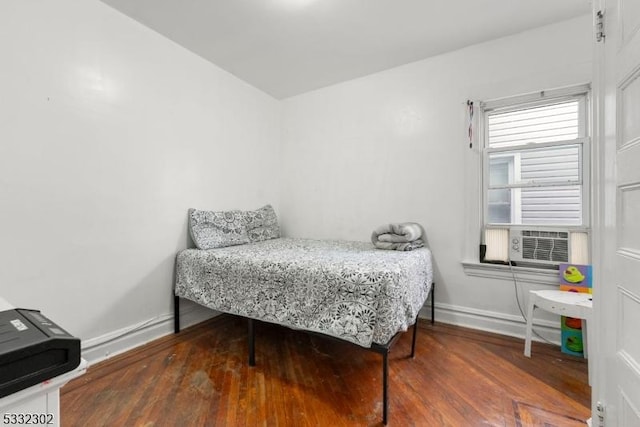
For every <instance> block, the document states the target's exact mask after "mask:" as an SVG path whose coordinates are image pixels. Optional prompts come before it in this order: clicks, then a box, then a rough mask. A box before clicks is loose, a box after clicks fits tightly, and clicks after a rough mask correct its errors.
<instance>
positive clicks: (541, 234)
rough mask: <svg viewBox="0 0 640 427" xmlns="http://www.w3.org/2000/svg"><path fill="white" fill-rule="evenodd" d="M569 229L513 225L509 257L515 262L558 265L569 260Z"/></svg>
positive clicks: (510, 233)
mask: <svg viewBox="0 0 640 427" xmlns="http://www.w3.org/2000/svg"><path fill="white" fill-rule="evenodd" d="M570 254H571V242H570V233H569V230H566V229H565V230H563V229H557V228H542V227H512V228H511V229H510V230H509V259H510V260H511V261H513V262H515V263H518V262H522V263H535V264H546V265H558V264H561V263H566V262H569V257H570Z"/></svg>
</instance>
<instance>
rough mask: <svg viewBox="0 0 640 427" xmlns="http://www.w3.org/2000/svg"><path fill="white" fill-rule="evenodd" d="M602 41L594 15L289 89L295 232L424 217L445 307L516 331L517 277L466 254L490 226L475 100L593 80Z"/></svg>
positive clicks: (365, 233) (354, 228)
mask: <svg viewBox="0 0 640 427" xmlns="http://www.w3.org/2000/svg"><path fill="white" fill-rule="evenodd" d="M591 49H592V47H591V18H590V16H584V17H581V18H578V19H573V20H570V21H566V22H563V23H559V24H555V25H551V26H547V27H544V28H539V29H536V30H533V31H528V32H524V33H521V34H518V35H515V36H512V37H507V38H503V39H499V40H495V41H492V42H488V43H483V44H479V45H475V46H472V47H469V48H466V49H462V50H459V51H455V52H452V53H448V54H445V55H441V56H438V57H434V58H431V59H427V60H423V61H419V62H416V63H412V64H408V65H405V66H401V67H398V68H394V69H391V70H388V71H384V72H381V73H377V74H374V75H370V76H367V77H364V78H360V79H356V80H353V81H349V82H346V83H343V84H339V85H335V86H331V87H328V88H325V89H321V90H317V91H314V92H310V93H307V94H303V95H300V96H296V97H292V98H289V99H287V100H285V101H284V102H283V103H284V110H283V114H284V119H283V122H284V127H283V146H282V150H283V155H282V158H281V161H282V167H283V170H284V175H283V180H282V187H281V188H282V195H283V198H282V203H281V210H280V214H281V217H282V219H283V223H284V230H285V232H286V233H287V234H290V235H297V236H308V237H314V238H343V239H355V240H368V239H369V236H370V233H371V231H372V230H373V229H374V228H375V227H376V226H378V225H380V224H383V223H386V222H396V221H418V222H420V223H422V224H423V225H424V226H425V228H426V231H427V235H428V242H429V245H430V247H431V248H432V250H433V253H434V256H435V265H436V282H437V285H438V288H437V301H438V304H437V306H439V308H440V311H441V314H444V315H445V317H446V318H447V320H449V321H453V322H456V323H460V324H467V325H469V326H474V327H482V325H483V322H485V324H484V327H485V328H486V329H495V330H500V331H501V332H506V333H509V332H513V329H512V328H511V326H509V324H510V323H514V322H516V323H517V322H518V321H519V316H520V314H519V311H518V308H517V305H516V303H515V297H514V287H513V284H512V283H511V282H510V281H506V280H488V279H483V278H477V277H471V276H467V275H466V274H465V273H464V271H463V268H462V265H461V261H462V260H463V259H465V258H470V257H472V256H473V254H474V253H476V252H477V251H475V247H476V245H477V239H478V237H479V231H477V227H476V226H474V221H475V222H476V223H477V220H475V215H477V211H478V200H479V199H478V191H477V189H478V184H477V182H478V178H479V170H478V168H477V165H478V159H479V157H478V156H479V154H478V152H477V148H476V149H474V150H469V143H468V139H467V110H466V100H467V99H471V100H489V99H494V98H500V97H507V96H512V95H519V94H523V93H528V92H532V91H538V90H543V89H551V88H556V87H562V86H568V85H573V84H578V83H586V82H590V81H591V70H592V66H591V63H592V51H591ZM469 224H471V225H469ZM476 225H477V224H476ZM469 230H475V231H474V233H475V232H476V231H477V234H474V235H471V236H469V235H468V234H469ZM469 242H472V244H470V243H469ZM446 312H448V313H446ZM502 323H506V324H507V325H506V326H505V325H502ZM510 328H511V329H510Z"/></svg>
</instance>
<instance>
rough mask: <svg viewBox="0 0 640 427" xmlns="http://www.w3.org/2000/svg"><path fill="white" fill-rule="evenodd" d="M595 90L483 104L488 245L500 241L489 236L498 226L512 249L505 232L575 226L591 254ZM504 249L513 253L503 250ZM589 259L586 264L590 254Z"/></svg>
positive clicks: (581, 247)
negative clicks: (590, 117)
mask: <svg viewBox="0 0 640 427" xmlns="http://www.w3.org/2000/svg"><path fill="white" fill-rule="evenodd" d="M588 89H589V88H588V87H586V86H581V87H577V88H572V89H565V90H558V91H552V92H541V93H538V94H535V95H530V96H524V97H518V98H513V99H506V100H499V101H493V102H487V103H484V104H483V105H482V119H481V120H482V126H483V130H484V132H483V135H484V144H483V163H482V169H483V194H482V199H483V218H484V219H483V224H484V228H485V240H486V239H489V240H495V235H494V236H491V237H486V232H487V230H492V229H495V230H502V231H501V232H500V233H499V236H501V237H500V238H499V239H500V241H504V245H506V246H507V247H508V245H509V241H508V233H507V234H505V232H504V230H509V229H512V228H514V227H520V228H522V227H525V228H527V227H530V228H531V229H536V228H544V229H549V228H551V229H553V228H557V229H563V230H567V229H568V230H569V231H572V236H571V239H572V241H573V240H576V241H579V242H582V243H580V244H576V248H575V250H579V251H580V252H581V253H582V254H584V253H585V252H586V247H587V239H585V238H584V236H586V230H587V227H588V225H589V209H588V207H589V157H588V155H589V132H588V129H589V128H588V111H589V108H588ZM583 235H584V236H583ZM505 239H506V240H505ZM495 249H496V248H495V246H494V248H492V250H495ZM572 250H573V249H572ZM498 252H499V253H501V254H504V253H508V252H509V251H508V250H507V249H506V248H498ZM501 260H502V261H506V259H504V258H503V259H501ZM581 261H583V262H585V258H584V256H583V257H582V258H581ZM587 261H588V260H587ZM572 262H576V261H572Z"/></svg>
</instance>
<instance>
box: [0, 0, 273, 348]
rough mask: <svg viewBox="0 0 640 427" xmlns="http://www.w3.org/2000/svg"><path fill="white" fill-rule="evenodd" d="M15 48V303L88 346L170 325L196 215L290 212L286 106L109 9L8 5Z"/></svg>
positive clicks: (7, 115) (2, 142) (8, 201)
mask: <svg viewBox="0 0 640 427" xmlns="http://www.w3.org/2000/svg"><path fill="white" fill-rule="evenodd" d="M0 52H2V53H1V56H0V295H1V296H2V297H4V298H5V299H6V300H8V301H9V302H11V303H12V304H13V305H15V306H20V307H27V308H37V309H40V310H42V312H43V313H44V314H45V315H47V316H49V317H50V318H52V319H53V320H54V321H56V322H58V323H59V324H60V325H62V326H63V327H64V328H66V329H68V330H69V331H70V332H71V333H73V334H76V335H77V336H79V337H81V338H82V339H84V340H91V339H95V338H96V337H102V336H104V335H105V334H110V333H112V332H113V331H118V330H120V329H122V328H128V327H130V326H132V325H137V324H139V323H141V322H144V321H147V320H151V321H152V322H153V321H154V319H155V320H157V319H159V318H161V319H166V318H167V316H166V315H168V314H169V313H170V312H171V302H172V299H171V289H172V283H173V266H174V257H175V254H176V252H177V251H178V250H179V249H181V248H184V247H185V246H186V244H187V231H186V230H187V229H186V219H187V209H188V208H189V207H198V208H202V209H230V208H239V209H253V208H258V207H260V206H262V205H263V204H265V203H267V202H271V203H273V204H274V205H275V207H276V209H278V200H279V190H278V188H279V183H278V179H277V176H276V175H275V174H274V169H275V167H276V166H277V162H278V158H277V156H278V146H279V144H280V139H281V135H280V129H281V122H280V118H281V110H280V103H279V101H277V100H275V99H273V98H271V97H270V96H268V95H265V94H264V93H262V92H260V91H258V90H256V89H255V88H253V87H251V86H249V85H248V84H246V83H244V82H242V81H240V80H238V79H237V78H235V77H233V76H231V75H230V74H228V73H226V72H224V71H222V70H221V69H219V68H218V67H216V66H214V65H212V64H210V63H208V62H206V61H204V60H202V59H201V58H199V57H197V56H196V55H194V54H192V53H190V52H188V51H186V50H184V49H183V48H181V47H178V46H177V45H176V44H174V43H172V42H170V41H169V40H167V39H165V38H163V37H161V36H160V35H158V34H156V33H154V32H153V31H151V30H149V29H147V28H145V27H143V26H141V25H140V24H138V23H137V22H135V21H133V20H131V19H129V18H127V17H125V16H124V15H122V14H120V13H119V12H116V11H115V10H113V9H111V8H109V7H108V6H106V5H104V4H103V3H100V2H98V1H97V0H83V1H73V0H57V1H44V0H30V1H22V0H6V1H2V2H0ZM169 320H170V319H169ZM167 330H168V326H167Z"/></svg>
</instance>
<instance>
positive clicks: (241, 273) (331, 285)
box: [175, 238, 433, 347]
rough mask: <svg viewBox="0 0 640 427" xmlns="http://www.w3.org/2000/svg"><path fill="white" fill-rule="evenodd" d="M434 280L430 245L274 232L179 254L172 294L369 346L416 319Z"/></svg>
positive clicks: (385, 339) (229, 310)
mask: <svg viewBox="0 0 640 427" xmlns="http://www.w3.org/2000/svg"><path fill="white" fill-rule="evenodd" d="M432 279H433V269H432V262H431V252H430V251H429V249H427V248H420V249H415V250H413V251H407V252H400V251H389V250H380V249H375V248H374V247H373V245H372V244H371V243H366V242H352V241H332V240H309V239H294V238H278V239H272V240H265V241H262V242H255V243H249V244H245V245H239V246H230V247H225V248H217V249H209V250H200V249H185V250H183V251H181V252H179V253H178V255H177V260H176V284H175V294H176V295H177V296H179V297H182V298H186V299H189V300H192V301H195V302H196V303H198V304H201V305H203V306H206V307H209V308H211V309H214V310H217V311H220V312H224V313H230V314H235V315H239V316H244V317H248V318H252V319H257V320H262V321H267V322H272V323H277V324H280V325H283V326H287V327H290V328H294V329H303V330H308V331H313V332H318V333H322V334H326V335H330V336H333V337H336V338H339V339H343V340H346V341H350V342H352V343H355V344H358V345H360V346H363V347H370V346H371V345H372V343H377V344H383V345H384V344H386V343H387V342H389V340H390V339H391V338H392V337H393V336H394V335H395V334H396V333H397V332H400V331H406V330H407V329H408V327H409V326H411V325H412V324H413V322H414V321H415V319H416V317H417V315H418V312H419V310H420V309H421V308H422V306H423V304H424V302H425V300H426V298H427V296H428V295H429V290H430V288H431V284H432Z"/></svg>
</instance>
